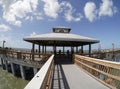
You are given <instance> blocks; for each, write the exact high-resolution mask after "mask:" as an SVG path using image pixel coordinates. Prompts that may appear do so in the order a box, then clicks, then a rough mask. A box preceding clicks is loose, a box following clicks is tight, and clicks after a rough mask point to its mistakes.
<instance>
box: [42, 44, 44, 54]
mask: <svg viewBox="0 0 120 89" xmlns="http://www.w3.org/2000/svg"><path fill="white" fill-rule="evenodd" d="M42 54H44V45H43V46H42Z"/></svg>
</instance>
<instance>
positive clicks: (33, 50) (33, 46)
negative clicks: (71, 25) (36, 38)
mask: <svg viewBox="0 0 120 89" xmlns="http://www.w3.org/2000/svg"><path fill="white" fill-rule="evenodd" d="M34 53H35V44H34V43H33V44H32V60H34Z"/></svg>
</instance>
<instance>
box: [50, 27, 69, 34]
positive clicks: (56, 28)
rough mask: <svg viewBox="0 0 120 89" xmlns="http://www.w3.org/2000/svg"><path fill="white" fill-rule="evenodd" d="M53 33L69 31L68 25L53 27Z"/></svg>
mask: <svg viewBox="0 0 120 89" xmlns="http://www.w3.org/2000/svg"><path fill="white" fill-rule="evenodd" d="M52 30H53V33H70V30H71V28H68V27H54V28H53V29H52Z"/></svg>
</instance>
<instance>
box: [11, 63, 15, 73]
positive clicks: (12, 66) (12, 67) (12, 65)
mask: <svg viewBox="0 0 120 89" xmlns="http://www.w3.org/2000/svg"><path fill="white" fill-rule="evenodd" d="M10 65H11V70H12V74H13V75H15V67H14V64H13V63H10Z"/></svg>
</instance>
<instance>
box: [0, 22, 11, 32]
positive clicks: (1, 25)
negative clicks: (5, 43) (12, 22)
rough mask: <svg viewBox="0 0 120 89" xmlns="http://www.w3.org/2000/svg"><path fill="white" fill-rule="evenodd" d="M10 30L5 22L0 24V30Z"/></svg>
mask: <svg viewBox="0 0 120 89" xmlns="http://www.w3.org/2000/svg"><path fill="white" fill-rule="evenodd" d="M9 30H11V28H10V27H9V26H7V25H5V24H0V32H6V31H9Z"/></svg>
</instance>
